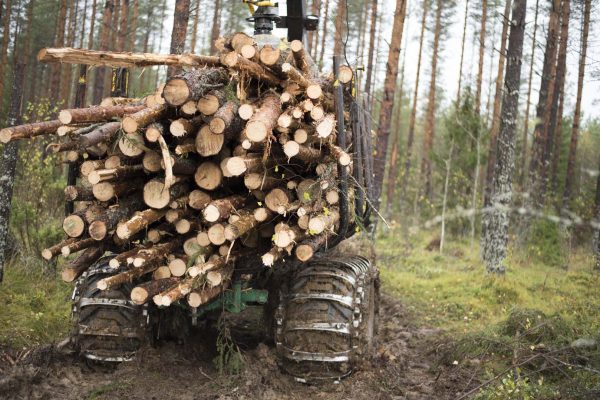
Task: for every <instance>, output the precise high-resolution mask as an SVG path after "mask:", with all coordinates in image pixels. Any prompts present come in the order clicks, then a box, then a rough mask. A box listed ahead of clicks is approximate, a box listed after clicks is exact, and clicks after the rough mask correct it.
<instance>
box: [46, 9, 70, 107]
mask: <svg viewBox="0 0 600 400" xmlns="http://www.w3.org/2000/svg"><path fill="white" fill-rule="evenodd" d="M67 5H68V3H67V0H61V1H60V3H59V9H58V19H57V21H56V35H55V38H54V46H55V47H62V46H64V45H65V24H66V19H67ZM61 71H62V70H61V66H60V65H53V66H52V67H51V78H50V97H51V98H52V100H53V101H54V102H55V103H56V102H58V101H59V100H60V93H61Z"/></svg>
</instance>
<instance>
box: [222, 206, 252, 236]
mask: <svg viewBox="0 0 600 400" xmlns="http://www.w3.org/2000/svg"><path fill="white" fill-rule="evenodd" d="M257 226H258V221H257V220H256V219H255V218H254V214H253V213H250V212H245V213H241V214H240V218H239V219H238V220H236V221H235V222H232V223H230V224H229V225H227V226H226V227H225V239H227V240H229V241H230V242H233V241H234V240H236V239H237V238H239V237H240V236H242V235H244V234H246V233H247V232H249V231H250V230H252V229H254V228H256V227H257Z"/></svg>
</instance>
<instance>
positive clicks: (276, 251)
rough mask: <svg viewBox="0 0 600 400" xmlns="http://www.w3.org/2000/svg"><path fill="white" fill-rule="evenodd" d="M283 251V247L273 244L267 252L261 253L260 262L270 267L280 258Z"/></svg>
mask: <svg viewBox="0 0 600 400" xmlns="http://www.w3.org/2000/svg"><path fill="white" fill-rule="evenodd" d="M284 255H285V252H284V250H283V249H281V248H279V247H277V246H274V247H273V248H272V249H271V250H269V251H268V252H267V253H265V254H263V255H262V257H261V258H262V262H263V264H264V265H265V266H266V267H272V266H273V265H274V264H275V263H276V262H277V261H279V260H281V259H282V258H283V256H284Z"/></svg>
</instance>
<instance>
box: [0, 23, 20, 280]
mask: <svg viewBox="0 0 600 400" xmlns="http://www.w3.org/2000/svg"><path fill="white" fill-rule="evenodd" d="M9 15H10V14H9V13H7V15H6V18H8V17H9ZM15 54H16V52H15ZM19 59H20V57H18V56H17V57H15V60H16V62H15V64H14V67H13V81H12V84H13V86H12V93H11V102H10V109H9V115H8V120H7V124H8V125H9V126H14V125H18V124H20V123H21V103H22V102H21V100H22V98H23V81H24V79H25V68H24V65H23V64H21V62H20V60H19ZM18 146H19V144H18V143H17V142H11V143H8V144H6V145H5V146H4V150H3V151H2V158H1V159H0V171H2V176H1V181H2V184H1V185H0V282H2V278H3V275H4V265H5V263H6V259H5V257H6V250H7V247H8V244H9V243H8V240H9V227H10V225H9V221H10V210H11V202H12V194H13V188H14V184H15V175H16V167H17V158H18V152H19V147H18Z"/></svg>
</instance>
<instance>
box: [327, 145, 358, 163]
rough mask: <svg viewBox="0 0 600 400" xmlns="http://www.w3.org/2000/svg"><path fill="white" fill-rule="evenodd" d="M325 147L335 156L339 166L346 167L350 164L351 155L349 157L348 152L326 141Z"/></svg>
mask: <svg viewBox="0 0 600 400" xmlns="http://www.w3.org/2000/svg"><path fill="white" fill-rule="evenodd" d="M327 147H328V148H329V152H330V153H331V155H332V156H333V158H335V159H336V160H337V162H338V163H339V164H340V165H341V166H343V167H347V166H348V165H350V163H351V162H352V157H350V155H349V154H348V153H346V152H345V151H344V150H342V149H341V148H339V147H338V146H336V145H334V144H332V143H328V144H327Z"/></svg>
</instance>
